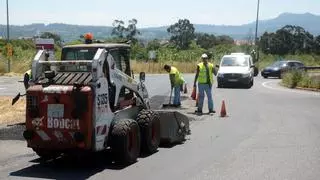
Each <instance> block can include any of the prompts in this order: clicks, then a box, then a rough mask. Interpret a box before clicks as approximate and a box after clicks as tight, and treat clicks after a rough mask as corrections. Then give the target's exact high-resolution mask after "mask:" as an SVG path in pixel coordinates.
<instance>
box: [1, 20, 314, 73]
mask: <svg viewBox="0 0 320 180" xmlns="http://www.w3.org/2000/svg"><path fill="white" fill-rule="evenodd" d="M137 23H138V21H137V20H136V19H131V20H129V21H128V25H126V26H125V23H124V21H122V20H115V21H114V23H113V29H112V31H111V32H110V34H106V37H109V36H110V35H112V36H111V38H110V37H109V38H105V39H102V41H104V42H128V43H130V44H131V47H132V50H131V59H132V61H133V64H134V65H133V70H134V71H135V72H139V71H140V70H144V71H146V72H148V73H162V72H164V71H163V70H162V67H163V65H164V64H165V63H169V64H173V65H175V66H177V67H178V69H180V70H181V71H182V72H184V73H193V72H194V68H195V64H196V63H197V62H198V61H200V56H201V54H202V53H207V54H208V55H209V57H210V58H211V61H212V62H214V63H218V61H219V60H220V59H221V57H222V56H223V55H224V54H229V53H231V52H245V53H251V52H252V50H253V49H254V48H255V47H254V46H253V45H250V43H249V44H247V45H235V44H234V40H233V39H232V38H231V37H229V36H215V35H213V34H206V33H199V32H195V28H194V26H193V24H192V23H191V22H190V21H189V20H188V19H180V20H179V21H178V22H177V23H174V24H173V25H171V26H169V28H168V29H167V32H168V33H169V34H170V35H171V38H170V39H168V40H163V39H153V40H151V41H148V42H143V41H141V40H139V38H138V37H139V35H140V34H141V32H140V31H139V30H138V29H137V26H136V25H137ZM100 36H101V35H99V37H100ZM40 37H49V38H54V39H55V42H56V46H55V50H56V53H55V55H56V58H57V59H59V58H60V54H61V46H62V44H63V39H62V38H61V37H60V36H59V35H58V34H54V33H51V32H43V33H42V34H41V35H40ZM78 37H79V39H78V40H75V41H72V42H69V43H68V44H79V43H82V42H83V39H82V38H83V35H79V36H78ZM10 43H11V44H12V46H13V49H14V50H13V56H12V57H11V71H13V72H17V73H23V72H25V71H26V70H28V69H29V68H30V66H31V61H32V59H33V57H34V55H35V53H36V49H35V45H34V43H33V41H32V40H24V39H20V40H11V41H10ZM5 44H6V42H5V41H4V40H0V73H4V72H6V67H7V64H6V63H7V61H6V59H7V57H6V54H7V52H6V51H7V50H6V48H5ZM259 45H260V46H259V47H260V56H259V57H260V59H259V61H258V62H257V63H256V65H257V66H258V67H259V68H260V69H261V68H263V67H265V66H266V65H268V64H270V63H272V62H273V61H275V60H279V59H297V60H301V61H303V62H304V63H305V64H306V65H309V66H313V65H319V64H320V36H317V37H314V36H313V35H312V34H310V33H309V32H307V31H305V30H304V29H303V28H302V27H299V26H290V25H288V26H285V27H283V28H281V29H279V30H278V31H276V32H275V33H268V32H266V33H264V34H263V36H262V37H261V39H260V42H259ZM152 51H153V52H154V53H155V54H156V57H155V58H150V52H152Z"/></svg>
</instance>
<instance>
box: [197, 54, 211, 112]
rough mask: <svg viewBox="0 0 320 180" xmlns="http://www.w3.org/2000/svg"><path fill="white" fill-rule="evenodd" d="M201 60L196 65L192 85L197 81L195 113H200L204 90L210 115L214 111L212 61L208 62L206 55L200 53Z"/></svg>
mask: <svg viewBox="0 0 320 180" xmlns="http://www.w3.org/2000/svg"><path fill="white" fill-rule="evenodd" d="M201 59H202V62H201V63H199V64H198V65H197V71H196V75H195V79H194V85H193V86H194V87H196V86H197V84H196V83H197V81H198V90H199V101H198V105H197V107H198V109H197V110H196V113H197V114H199V115H201V114H202V107H203V101H204V92H206V95H207V99H208V108H209V113H210V114H211V115H212V114H213V113H215V110H214V104H213V98H212V85H213V72H214V66H213V64H212V63H210V62H208V59H209V57H208V55H207V54H202V56H201Z"/></svg>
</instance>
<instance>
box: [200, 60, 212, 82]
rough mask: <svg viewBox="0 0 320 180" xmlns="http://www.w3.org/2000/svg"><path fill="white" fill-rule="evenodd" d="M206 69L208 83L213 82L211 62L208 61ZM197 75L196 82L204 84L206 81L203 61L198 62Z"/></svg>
mask: <svg viewBox="0 0 320 180" xmlns="http://www.w3.org/2000/svg"><path fill="white" fill-rule="evenodd" d="M207 65H208V70H209V78H210V83H211V84H213V64H212V63H209V62H208V64H207ZM198 66H199V76H198V82H199V83H200V84H206V83H208V82H207V70H206V66H205V65H204V64H203V63H199V64H198Z"/></svg>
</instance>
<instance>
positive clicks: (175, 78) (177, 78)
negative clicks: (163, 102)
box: [164, 64, 184, 107]
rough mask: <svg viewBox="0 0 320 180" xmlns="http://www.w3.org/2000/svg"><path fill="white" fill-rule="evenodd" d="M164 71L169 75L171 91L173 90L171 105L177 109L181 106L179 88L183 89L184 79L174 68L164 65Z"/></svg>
mask: <svg viewBox="0 0 320 180" xmlns="http://www.w3.org/2000/svg"><path fill="white" fill-rule="evenodd" d="M164 69H165V70H166V71H167V72H168V73H169V78H170V84H171V91H172V90H173V89H174V99H173V105H174V106H176V107H179V106H181V100H180V91H181V87H183V84H184V79H183V77H182V75H181V73H180V72H179V71H178V69H177V68H176V67H173V66H170V65H167V64H166V65H164ZM170 96H171V95H170ZM170 103H171V102H170Z"/></svg>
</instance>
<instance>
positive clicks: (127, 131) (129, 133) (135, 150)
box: [111, 119, 140, 164]
mask: <svg viewBox="0 0 320 180" xmlns="http://www.w3.org/2000/svg"><path fill="white" fill-rule="evenodd" d="M111 149H112V152H113V154H114V155H115V158H116V161H118V162H120V163H125V164H131V163H134V162H135V161H136V160H137V158H138V156H139V154H140V128H139V125H138V123H137V122H136V121H134V120H132V119H121V120H117V121H116V122H115V123H114V125H113V128H112V131H111Z"/></svg>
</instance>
